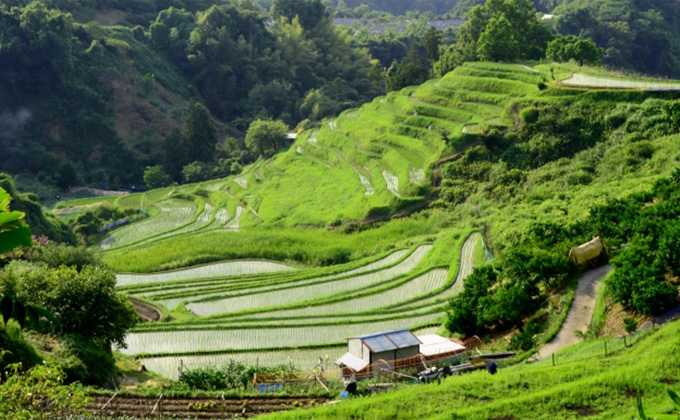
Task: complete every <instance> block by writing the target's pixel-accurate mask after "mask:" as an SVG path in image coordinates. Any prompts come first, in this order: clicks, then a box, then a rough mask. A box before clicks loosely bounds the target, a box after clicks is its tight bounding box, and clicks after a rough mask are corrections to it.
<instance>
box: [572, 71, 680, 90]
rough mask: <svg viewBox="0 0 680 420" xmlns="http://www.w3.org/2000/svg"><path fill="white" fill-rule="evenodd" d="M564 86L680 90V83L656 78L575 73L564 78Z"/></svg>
mask: <svg viewBox="0 0 680 420" xmlns="http://www.w3.org/2000/svg"><path fill="white" fill-rule="evenodd" d="M561 84H562V85H563V86H575V87H578V86H582V87H594V88H613V89H669V90H680V83H666V82H660V81H655V80H631V79H624V78H614V77H601V76H590V75H587V74H580V73H574V74H573V75H572V76H571V77H570V78H568V79H564V80H562V82H561Z"/></svg>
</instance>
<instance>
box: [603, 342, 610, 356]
mask: <svg viewBox="0 0 680 420" xmlns="http://www.w3.org/2000/svg"><path fill="white" fill-rule="evenodd" d="M604 355H605V356H609V354H608V353H607V340H605V341H604Z"/></svg>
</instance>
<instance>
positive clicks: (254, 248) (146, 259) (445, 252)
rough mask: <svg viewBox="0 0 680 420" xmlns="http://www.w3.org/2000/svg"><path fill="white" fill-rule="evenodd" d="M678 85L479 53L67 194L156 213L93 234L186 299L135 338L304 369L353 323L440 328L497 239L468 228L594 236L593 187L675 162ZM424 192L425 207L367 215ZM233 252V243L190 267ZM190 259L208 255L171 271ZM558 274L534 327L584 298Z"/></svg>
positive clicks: (498, 249)
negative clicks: (286, 137) (285, 358)
mask: <svg viewBox="0 0 680 420" xmlns="http://www.w3.org/2000/svg"><path fill="white" fill-rule="evenodd" d="M555 70H557V74H556V76H558V77H557V78H558V79H562V78H566V77H567V73H569V72H571V73H583V74H596V73H593V72H591V71H589V70H588V69H581V68H573V67H570V66H565V67H557V68H556V69H555ZM596 75H597V76H600V77H612V76H613V75H611V74H608V73H605V72H598V73H597V74H596ZM627 80H633V79H630V78H629V79H627ZM676 97H677V93H675V92H648V91H645V90H640V89H639V86H635V85H632V86H631V89H629V90H620V89H617V90H605V89H599V88H592V87H589V88H580V87H579V88H574V87H563V86H560V85H559V84H556V83H552V82H551V71H550V68H549V67H545V66H538V67H537V68H530V67H525V66H523V65H513V64H490V63H471V64H467V65H465V66H462V67H459V68H458V69H456V70H455V71H454V72H452V73H450V74H448V75H447V76H446V77H444V78H442V79H440V80H433V81H430V82H428V83H426V84H424V85H422V86H419V87H411V88H407V89H404V90H402V91H400V92H395V93H391V94H389V95H387V96H385V97H381V98H377V99H376V100H374V101H373V102H371V103H369V104H365V105H364V106H363V107H361V108H360V109H358V110H353V111H347V112H345V113H343V114H342V115H340V117H338V118H337V119H335V120H332V121H326V122H325V123H324V125H323V126H322V127H320V128H317V129H314V130H311V131H308V132H306V133H303V134H302V135H300V136H298V138H297V139H296V140H295V141H294V142H292V143H291V144H290V146H289V147H288V148H287V149H286V150H284V151H281V152H280V153H279V154H277V155H275V156H274V157H272V158H270V159H267V160H260V161H258V162H256V163H254V164H252V165H250V166H248V167H246V168H244V170H243V172H242V173H240V174H239V175H237V176H234V177H229V178H224V179H218V180H213V181H209V182H203V183H198V184H191V185H183V186H176V187H168V188H164V189H158V190H152V191H148V192H145V193H138V194H132V195H127V196H123V197H116V198H102V199H96V198H95V199H84V200H79V201H73V202H68V203H62V204H61V206H63V207H64V208H63V209H62V210H68V208H69V207H71V208H74V207H78V206H83V207H85V208H87V206H93V205H97V203H98V202H106V203H109V204H110V205H113V206H114V207H115V206H117V207H119V208H123V209H124V208H128V209H137V208H143V209H145V211H146V212H148V214H149V216H150V217H149V218H147V219H143V220H141V221H138V222H135V223H132V224H131V225H129V226H123V227H120V228H118V229H116V230H113V231H112V232H111V233H110V234H108V236H106V237H105V238H104V239H103V240H102V241H101V242H99V244H98V246H99V247H100V248H101V249H102V252H103V253H104V258H105V260H106V261H107V262H108V263H109V264H111V265H112V266H114V267H115V268H116V270H118V271H119V272H129V273H128V274H121V275H120V276H119V287H120V290H121V291H122V292H125V293H129V294H131V295H134V296H136V297H140V298H143V299H147V300H150V301H153V302H154V303H156V304H158V305H160V306H164V307H165V308H166V309H169V310H171V311H172V312H170V314H171V316H172V318H171V319H170V320H169V322H164V323H156V324H146V325H141V326H139V327H138V328H136V329H135V330H134V331H132V332H131V333H130V334H129V336H128V340H127V341H128V344H129V347H128V349H127V350H124V351H125V352H127V353H129V354H131V355H136V356H138V357H139V358H141V359H142V360H144V362H145V363H147V364H148V366H149V367H150V368H151V369H154V370H157V371H159V372H164V373H165V374H167V375H173V374H174V372H176V368H177V365H178V363H179V360H180V359H182V360H185V359H186V360H191V366H192V367H193V366H204V365H210V364H214V363H222V362H224V361H226V360H228V359H230V358H235V359H238V360H240V361H243V362H246V363H253V361H257V360H260V361H261V363H262V364H263V365H264V364H276V362H277V361H280V358H281V357H282V355H285V354H288V355H289V356H290V357H291V358H293V356H294V363H296V364H299V365H300V366H303V367H309V366H310V363H312V362H314V361H316V360H318V356H321V357H323V358H324V360H325V361H326V363H330V362H332V360H333V358H334V357H335V356H336V355H337V353H338V352H339V351H340V350H341V348H342V346H343V343H344V341H343V340H344V338H346V337H347V336H350V335H355V334H360V333H367V332H372V331H378V330H384V329H391V328H403V327H409V328H413V329H416V330H419V331H434V330H436V329H437V326H438V325H441V323H442V321H443V316H444V315H445V310H446V308H447V304H448V301H449V300H450V299H451V298H452V297H453V296H455V295H456V294H458V293H459V292H460V291H461V290H462V289H463V281H464V279H465V276H466V275H467V274H469V272H470V271H471V266H472V261H473V258H472V255H473V254H475V253H477V254H480V253H483V251H481V241H477V239H476V238H478V236H477V235H476V234H473V235H470V233H471V232H473V231H475V230H477V229H479V228H480V227H482V225H483V224H484V222H486V226H487V229H486V230H485V231H484V236H485V240H486V241H485V242H486V244H487V245H489V246H491V248H492V250H493V251H494V252H495V253H496V254H497V256H499V257H500V258H499V259H500V260H501V261H503V257H504V255H505V254H506V253H511V252H512V251H514V250H516V249H517V248H520V249H523V250H524V251H525V252H535V253H536V254H537V255H539V257H540V258H548V257H549V258H548V259H543V260H541V259H539V260H537V261H538V262H540V263H541V264H543V262H546V261H548V262H549V261H558V260H559V261H561V260H562V259H565V258H566V253H567V252H568V250H569V248H570V247H571V246H574V245H578V244H580V243H582V242H584V241H586V240H588V239H590V237H591V236H592V235H593V234H594V233H593V232H594V231H591V230H592V229H596V227H593V226H594V225H592V224H589V223H586V222H587V218H588V212H589V211H590V209H591V208H592V206H593V205H596V204H604V203H606V202H607V201H608V200H610V199H615V198H625V197H627V196H628V195H629V194H631V193H636V192H642V191H649V189H650V188H651V186H652V185H653V184H654V183H655V181H656V180H657V179H658V178H659V177H661V176H666V175H668V174H670V173H671V172H672V171H673V169H675V167H676V166H677V162H678V161H679V160H678V157H679V156H680V152H678V150H679V149H678V147H677V145H678V142H680V136H678V135H677V134H674V133H677V132H678V128H677V127H675V126H674V125H673V124H672V121H671V122H669V121H668V120H667V119H665V117H664V112H665V111H664V109H669V108H668V107H671V106H673V104H674V103H675V101H676V99H675V98H676ZM643 203H644V202H643ZM412 206H413V207H412ZM417 206H424V207H427V208H426V209H425V210H424V211H421V212H419V213H416V214H413V215H411V216H409V217H403V218H397V219H394V220H391V221H389V222H376V223H373V224H366V225H362V224H356V222H357V221H364V220H369V221H370V220H375V219H376V217H377V216H387V217H389V216H391V215H393V214H395V213H396V212H398V211H400V209H405V210H409V209H411V208H416V207H417ZM428 206H429V207H428ZM573 226H577V227H578V226H581V228H579V229H577V228H573ZM541 229H542V230H541ZM551 229H552V230H551ZM537 232H538V233H537ZM541 232H543V235H544V236H542V237H540V238H542V239H541V240H543V242H540V243H539V244H538V245H536V244H535V243H534V242H532V241H536V240H537V239H536V238H537V237H538V236H537V235H538V234H539V233H541ZM546 232H547V233H546ZM550 232H557V233H556V234H554V235H551V234H550ZM546 235H547V236H546ZM546 238H547V239H546ZM617 238H618V237H617ZM466 239H467V241H466ZM624 239H625V240H626V241H627V240H630V239H629V238H624ZM621 240H622V239H621V238H618V239H617V241H619V242H617V247H614V248H612V249H613V252H618V251H619V249H620V248H619V246H620V241H621ZM527 244H528V245H527ZM532 247H533V248H532ZM536 247H539V248H540V249H539V251H536V250H535V249H534V248H536ZM563 254H564V255H563ZM520 257H521V255H520ZM518 258H519V257H518ZM522 258H523V257H522ZM222 260H238V261H226V262H220V263H216V264H205V265H198V266H196V265H197V264H200V263H211V262H214V261H222ZM263 260H265V261H263ZM267 260H269V261H267ZM271 260H277V261H278V262H273V261H271ZM483 260H484V259H483V258H481V259H480V258H476V259H474V262H476V263H477V264H479V263H483V262H484V261H483ZM527 260H528V259H527ZM281 262H286V264H281ZM567 264H568V262H567ZM539 265H540V264H539ZM186 266H195V267H193V268H189V269H186V270H184V269H182V270H175V271H164V270H169V269H178V268H181V267H186ZM321 266H323V267H321ZM326 266H327V267H326ZM463 267H466V270H463ZM529 269H530V270H533V269H534V268H531V267H529ZM158 271H161V272H158ZM567 271H568V270H567ZM132 272H134V273H137V274H130V273H132ZM150 272H157V273H153V274H148V273H150ZM463 272H464V274H465V276H463V275H462V274H460V273H463ZM145 273H147V274H145ZM548 274H550V273H548ZM532 275H533V274H532ZM541 275H542V274H541ZM555 276H556V278H557V277H559V278H560V279H564V278H567V279H568V276H569V273H561V272H560V273H557V274H555ZM539 277H540V276H539ZM549 277H550V276H549ZM540 278H542V277H540ZM540 278H539V280H540ZM511 280H516V279H515V277H511ZM520 280H521V278H520ZM548 280H550V279H549V278H548V279H546V281H545V284H544V283H541V290H540V293H539V294H538V295H537V299H538V300H537V302H539V301H540V302H542V304H541V305H539V306H540V307H539V308H538V309H535V310H536V311H537V312H536V314H535V315H532V316H535V317H536V319H540V322H541V325H543V327H542V329H541V333H540V334H539V335H538V337H539V338H538V340H537V342H536V343H535V344H540V342H544V341H545V340H547V339H549V336H550V331H554V330H555V329H556V328H558V327H559V324H560V322H561V318H560V316H559V311H558V310H557V309H555V308H563V307H564V306H568V305H569V304H570V299H571V298H570V296H571V295H570V291H571V289H572V288H573V285H572V286H570V285H569V283H568V282H566V283H559V281H558V282H557V284H561V286H560V287H561V288H560V289H559V290H553V288H554V287H555V286H554V285H550V284H549V282H548ZM561 281H564V280H561ZM508 284H513V282H508ZM551 291H554V293H552V294H551V293H550V292H551ZM167 313H168V312H166V314H167ZM520 321H521V320H520ZM515 327H516V326H513V327H508V328H509V329H510V330H512V329H513V328H515ZM515 331H516V330H515ZM509 332H510V331H509ZM286 352H288V353H286Z"/></svg>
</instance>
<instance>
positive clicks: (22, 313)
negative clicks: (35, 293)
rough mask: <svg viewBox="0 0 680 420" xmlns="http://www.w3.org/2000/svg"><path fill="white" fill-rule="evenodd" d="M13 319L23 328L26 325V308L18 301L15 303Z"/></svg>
mask: <svg viewBox="0 0 680 420" xmlns="http://www.w3.org/2000/svg"><path fill="white" fill-rule="evenodd" d="M13 318H14V319H16V321H17V322H18V323H19V325H20V326H21V328H24V325H25V324H26V307H25V306H24V304H23V303H21V302H19V301H18V300H15V301H14V315H13Z"/></svg>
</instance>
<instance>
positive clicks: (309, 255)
mask: <svg viewBox="0 0 680 420" xmlns="http://www.w3.org/2000/svg"><path fill="white" fill-rule="evenodd" d="M447 223H448V221H447V218H446V214H444V213H440V214H434V215H433V217H432V218H430V220H429V221H428V222H427V223H423V222H420V221H418V220H412V219H399V220H394V221H391V222H387V223H385V224H382V225H381V226H380V227H379V228H377V229H376V228H372V229H368V230H363V231H361V232H356V233H352V232H348V233H343V232H341V231H329V230H316V229H266V228H253V229H248V230H244V231H241V232H239V233H235V232H228V231H212V232H206V233H201V234H200V235H195V236H193V237H194V238H195V239H194V240H191V241H179V240H177V241H176V240H172V238H171V239H166V240H163V241H160V242H158V243H156V244H152V245H150V246H147V247H145V248H144V249H140V250H135V252H134V253H130V252H126V251H120V252H116V251H115V250H114V251H112V252H109V253H107V254H105V255H104V261H105V262H106V263H108V264H109V265H111V266H112V267H113V268H114V269H115V270H116V271H120V272H138V273H143V272H150V271H162V270H169V269H176V268H180V267H187V266H191V265H196V264H200V263H208V262H214V261H222V260H231V259H245V258H258V259H270V260H278V261H295V262H298V263H304V264H307V265H328V264H332V263H343V262H347V261H350V260H357V259H360V258H364V257H367V256H370V255H374V254H378V253H381V252H384V251H388V250H391V249H395V248H402V247H405V246H411V245H413V244H414V243H417V242H419V241H422V240H424V239H427V238H434V237H436V236H437V235H438V234H439V233H440V230H441V228H442V227H444V226H446V224H447ZM225 243H228V244H229V246H227V247H225V246H224V244H225Z"/></svg>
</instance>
